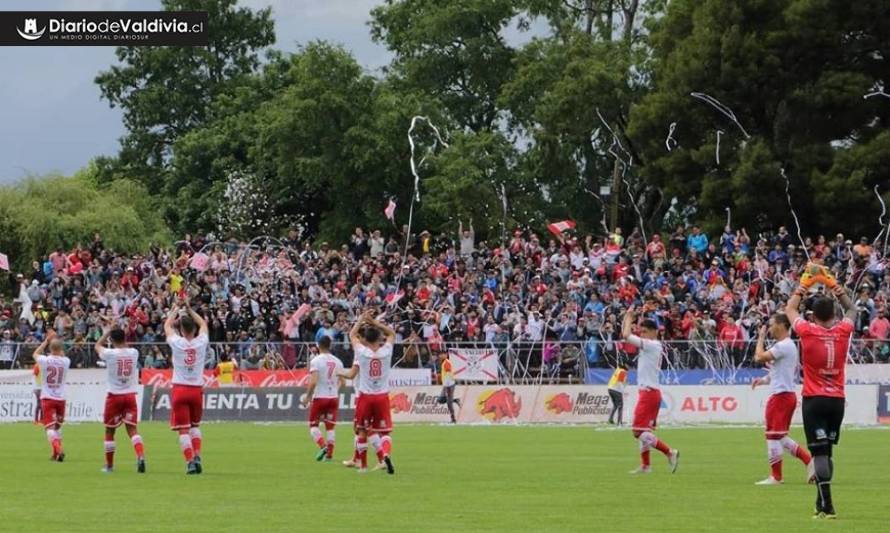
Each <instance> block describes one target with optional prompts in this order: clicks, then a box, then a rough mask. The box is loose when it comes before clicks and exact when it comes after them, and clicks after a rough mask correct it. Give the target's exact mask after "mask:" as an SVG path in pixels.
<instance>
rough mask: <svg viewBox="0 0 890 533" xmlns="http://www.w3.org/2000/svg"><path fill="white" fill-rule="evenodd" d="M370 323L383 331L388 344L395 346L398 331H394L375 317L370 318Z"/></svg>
mask: <svg viewBox="0 0 890 533" xmlns="http://www.w3.org/2000/svg"><path fill="white" fill-rule="evenodd" d="M368 323H369V324H371V325H372V326H374V327H375V328H377V329H380V330H382V331H383V335H385V336H386V343H387V344H393V343H395V342H396V331H395V330H394V329H392V328H391V327H389V326H387V325H386V324H384V323H383V322H381V321H379V320H377V319H376V318H373V317H368Z"/></svg>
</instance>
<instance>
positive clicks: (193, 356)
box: [167, 334, 209, 387]
mask: <svg viewBox="0 0 890 533" xmlns="http://www.w3.org/2000/svg"><path fill="white" fill-rule="evenodd" d="M208 343H209V339H208V338H207V335H206V334H202V335H198V336H197V337H195V338H194V339H192V340H187V339H185V338H184V337H180V336H179V335H174V336H172V337H170V338H169V339H167V344H169V345H170V348H171V350H172V351H173V384H174V385H192V386H197V387H200V386H202V385H203V384H204V361H206V360H207V345H208Z"/></svg>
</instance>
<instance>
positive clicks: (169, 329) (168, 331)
mask: <svg viewBox="0 0 890 533" xmlns="http://www.w3.org/2000/svg"><path fill="white" fill-rule="evenodd" d="M177 315H179V306H178V305H177V304H175V303H174V304H173V307H171V308H170V312H169V313H167V320H165V321H164V335H166V336H167V338H168V339H169V338H170V337H173V336H175V335H176V327H175V325H176V317H177Z"/></svg>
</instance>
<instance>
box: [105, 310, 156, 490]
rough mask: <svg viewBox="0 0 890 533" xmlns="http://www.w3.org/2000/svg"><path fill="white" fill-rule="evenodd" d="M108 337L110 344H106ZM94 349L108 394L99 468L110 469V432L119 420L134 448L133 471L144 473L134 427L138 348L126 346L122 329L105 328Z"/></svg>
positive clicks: (115, 428)
mask: <svg viewBox="0 0 890 533" xmlns="http://www.w3.org/2000/svg"><path fill="white" fill-rule="evenodd" d="M109 339H110V340H111V346H112V347H111V348H108V347H107V343H108V340H109ZM96 353H97V354H98V355H99V359H101V360H103V361H105V368H106V370H107V371H108V394H107V395H106V396H105V412H104V414H103V415H102V417H103V421H104V422H105V467H104V468H102V471H103V472H105V473H111V472H113V471H114V450H115V444H114V433H115V431H116V430H117V428H118V427H120V425H121V424H124V426H125V427H126V429H127V435H129V436H130V443H132V445H133V449H134V450H135V452H136V471H137V472H139V473H140V474H144V473H145V448H144V446H143V443H142V437H141V436H140V435H139V431H138V430H137V429H136V423H137V418H138V411H137V407H136V390H137V388H138V386H139V352H138V351H136V349H135V348H130V347H129V346H127V342H126V338H125V335H124V330H122V329H120V328H117V327H115V328H106V329H105V331H104V332H103V333H102V337H101V338H99V340H98V341H97V342H96Z"/></svg>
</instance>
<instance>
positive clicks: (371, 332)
mask: <svg viewBox="0 0 890 533" xmlns="http://www.w3.org/2000/svg"><path fill="white" fill-rule="evenodd" d="M380 336H381V334H380V330H379V329H377V328H375V327H372V326H368V327H366V328H365V331H364V332H363V333H362V337H364V338H365V342H367V343H369V344H373V343H375V342H378V341H379V340H380Z"/></svg>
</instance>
